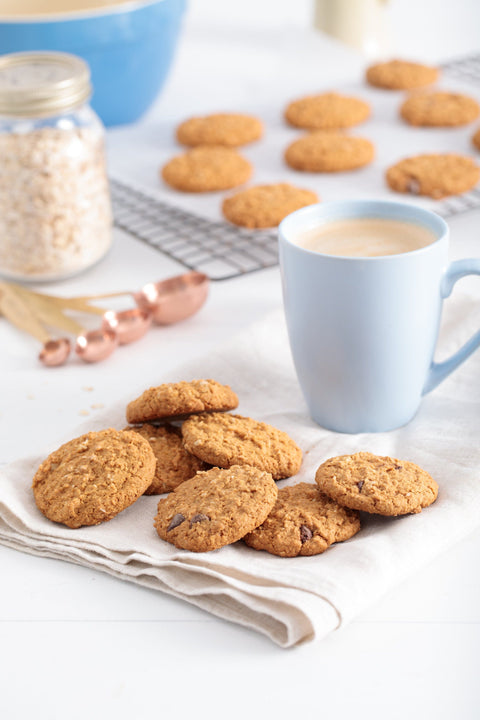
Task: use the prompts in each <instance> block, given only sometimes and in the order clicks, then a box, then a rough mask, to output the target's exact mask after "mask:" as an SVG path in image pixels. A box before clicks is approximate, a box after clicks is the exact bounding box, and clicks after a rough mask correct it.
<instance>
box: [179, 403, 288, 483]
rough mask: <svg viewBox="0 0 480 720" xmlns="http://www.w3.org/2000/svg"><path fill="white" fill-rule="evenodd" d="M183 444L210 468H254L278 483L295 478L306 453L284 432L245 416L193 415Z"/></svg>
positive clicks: (183, 429) (185, 425)
mask: <svg viewBox="0 0 480 720" xmlns="http://www.w3.org/2000/svg"><path fill="white" fill-rule="evenodd" d="M182 435H183V444H184V445H185V447H186V448H187V450H188V451H189V452H191V453H192V455H196V456H197V457H198V458H200V459H201V460H203V461H204V462H207V463H209V464H210V465H217V466H218V467H223V468H228V467H230V466H231V465H252V466H253V467H258V468H260V470H265V471H266V472H268V473H270V474H271V475H272V477H273V478H274V479H275V480H279V479H280V478H285V477H290V476H291V475H295V474H296V473H297V472H298V471H299V470H300V466H301V464H302V451H301V450H300V448H299V447H298V445H297V444H296V443H295V442H294V441H293V440H292V438H291V437H290V436H289V435H287V433H285V432H283V431H282V430H278V429H277V428H275V427H273V426H272V425H267V423H263V422H259V421H257V420H252V418H249V417H243V416H241V415H231V414H229V413H211V414H210V415H192V417H190V418H188V419H187V420H185V422H184V423H183V425H182Z"/></svg>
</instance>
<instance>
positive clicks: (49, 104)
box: [0, 52, 92, 117]
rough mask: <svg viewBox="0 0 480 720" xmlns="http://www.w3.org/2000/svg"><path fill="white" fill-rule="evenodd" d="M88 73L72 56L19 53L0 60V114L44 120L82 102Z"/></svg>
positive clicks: (87, 90) (87, 92) (86, 96)
mask: <svg viewBox="0 0 480 720" xmlns="http://www.w3.org/2000/svg"><path fill="white" fill-rule="evenodd" d="M91 94H92V87H91V84H90V70H89V67H88V65H87V63H86V62H84V61H83V60H82V59H81V58H79V57H77V56H76V55H69V54H68V53H57V52H19V53H11V54H9V55H3V56H2V57H0V115H10V116H15V117H48V116H50V115H56V114H58V113H60V112H65V111H68V110H71V109H72V108H75V107H77V106H78V105H81V104H83V103H84V102H86V101H87V100H88V99H89V97H90V95H91Z"/></svg>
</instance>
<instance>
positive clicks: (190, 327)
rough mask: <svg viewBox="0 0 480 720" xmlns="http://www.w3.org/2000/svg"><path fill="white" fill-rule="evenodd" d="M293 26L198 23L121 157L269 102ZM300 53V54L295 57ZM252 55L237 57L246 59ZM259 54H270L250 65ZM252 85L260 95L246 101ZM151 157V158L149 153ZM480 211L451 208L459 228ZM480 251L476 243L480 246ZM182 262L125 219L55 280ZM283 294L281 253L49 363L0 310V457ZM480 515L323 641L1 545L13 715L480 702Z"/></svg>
mask: <svg viewBox="0 0 480 720" xmlns="http://www.w3.org/2000/svg"><path fill="white" fill-rule="evenodd" d="M302 33H303V31H302V30H301V29H298V30H295V31H294V32H293V36H292V37H291V38H290V41H291V44H290V52H291V53H292V65H291V68H292V72H291V76H290V77H288V76H286V77H285V78H284V82H285V84H286V85H287V84H290V85H292V82H293V81H294V80H295V74H296V73H297V72H299V64H300V63H301V62H307V60H306V58H308V57H309V56H308V53H310V58H311V62H315V66H316V68H318V78H319V83H322V82H323V83H325V82H329V83H332V82H338V83H342V82H344V81H350V80H351V79H352V77H356V76H358V74H359V68H360V64H359V59H358V58H357V57H356V56H355V55H354V54H353V53H351V52H350V51H347V50H346V49H344V48H341V47H339V46H336V45H335V44H334V43H332V42H331V41H330V40H327V39H325V38H323V39H322V38H321V37H320V36H316V37H315V38H312V37H310V36H309V37H308V38H307V37H303V35H302ZM282 44H283V40H282V37H281V30H276V31H275V32H272V33H269V32H268V30H266V29H264V30H263V31H262V34H259V33H255V32H251V33H250V34H248V33H243V34H242V33H238V32H237V33H236V32H235V28H234V27H231V28H227V29H226V30H225V31H222V32H221V33H220V32H219V31H218V30H214V29H213V27H212V28H210V29H209V28H208V27H201V28H199V27H198V26H197V25H195V24H194V23H190V24H188V23H187V28H186V32H185V34H184V36H183V39H182V43H181V48H180V51H179V54H178V57H177V60H176V63H175V66H174V70H173V72H172V75H171V76H170V78H169V81H168V83H167V86H166V88H165V91H164V93H163V94H162V96H161V98H160V99H159V101H158V102H157V104H156V106H155V108H154V109H153V110H152V111H151V112H150V113H149V115H148V117H147V118H145V120H144V121H143V123H142V124H141V125H139V126H137V127H136V128H130V129H120V130H115V131H111V132H110V134H109V149H110V161H111V163H112V166H115V163H117V164H118V163H120V164H121V160H122V157H123V152H126V151H127V150H128V151H129V152H131V149H132V143H134V141H135V138H138V137H139V136H141V135H142V134H144V137H149V138H151V152H152V154H153V155H154V154H155V141H154V136H155V128H156V127H157V126H158V127H163V128H165V127H167V126H169V127H170V128H173V125H174V123H175V122H176V121H178V120H179V119H181V118H183V117H185V116H188V115H189V114H191V113H192V111H195V112H203V111H205V112H208V111H209V110H211V109H212V108H218V107H221V106H223V107H232V108H233V107H240V106H242V107H244V106H247V105H248V104H250V107H252V106H254V104H255V98H262V102H265V101H266V100H268V89H267V90H265V88H268V83H269V78H270V79H273V78H275V77H276V76H277V74H278V67H279V63H280V55H279V49H280V48H281V47H282ZM293 55H295V58H296V59H295V58H294V57H293ZM239 59H241V61H240V60H239ZM252 68H256V71H255V72H253V70H252ZM247 99H248V100H249V102H247ZM138 170H139V172H140V171H141V168H138ZM478 222H479V215H478V214H477V213H471V214H470V215H464V216H462V217H459V218H456V219H455V220H453V221H452V230H453V231H454V232H455V233H456V236H457V237H458V238H460V239H461V238H462V237H466V236H467V235H471V233H472V231H473V230H474V229H475V228H476V227H478ZM479 254H480V253H479ZM181 271H182V268H181V266H179V265H177V264H176V263H174V262H173V261H170V260H169V259H168V258H166V257H165V256H163V255H161V254H160V253H158V252H156V251H154V250H152V249H150V248H148V247H146V246H145V245H143V244H142V243H139V242H137V241H135V240H133V239H131V238H129V237H128V236H126V235H125V234H123V233H121V232H119V231H116V232H115V244H114V247H113V249H112V251H111V253H110V254H109V255H108V257H107V258H106V259H105V260H104V261H103V262H102V263H101V264H100V265H98V266H97V267H96V268H94V269H92V270H91V271H89V272H88V273H85V274H83V275H82V276H79V277H77V278H75V279H72V280H70V281H68V282H64V283H60V284H57V285H51V286H46V287H45V290H47V291H53V292H58V293H59V294H74V293H77V294H79V293H82V294H83V293H87V292H89V291H90V292H95V291H99V290H102V289H104V288H106V289H112V290H114V289H123V288H129V289H130V288H131V289H135V288H138V287H140V286H141V285H142V284H144V283H145V282H147V281H149V280H154V279H157V278H158V279H160V278H162V277H166V276H168V275H172V274H177V273H178V272H181ZM280 303H281V293H280V279H279V272H278V269H277V268H274V269H271V270H266V271H262V272H259V273H255V274H252V275H250V276H246V277H243V278H238V279H235V280H230V281H226V282H221V283H214V284H213V286H212V289H211V295H210V298H209V300H208V303H207V304H206V306H205V307H204V308H203V309H202V311H201V312H200V313H199V314H198V315H197V316H195V317H194V318H191V319H190V320H189V321H187V322H185V323H182V324H179V325H177V326H173V327H170V328H157V329H155V330H152V331H151V332H150V333H149V334H148V335H147V336H146V337H145V338H144V339H143V340H142V341H140V342H139V343H138V344H135V345H132V346H129V347H125V348H122V349H121V350H119V351H117V353H116V354H114V355H113V356H112V357H111V358H110V359H109V360H108V361H106V362H105V363H101V364H98V365H86V364H81V363H80V362H78V363H76V362H73V363H70V364H69V365H67V366H64V367H62V368H58V369H45V368H43V367H41V366H40V365H39V364H37V362H36V359H35V357H36V353H37V352H38V346H37V344H36V342H35V341H33V340H30V339H29V338H27V337H26V336H24V335H21V334H20V333H17V332H16V331H15V330H14V329H12V328H11V327H9V326H7V324H6V323H5V322H3V321H2V322H1V323H0V347H1V354H0V368H1V370H2V372H1V375H0V397H1V404H0V463H7V462H9V461H11V460H14V459H15V458H17V457H20V456H22V455H24V454H26V453H29V454H30V453H34V452H39V451H40V452H41V451H42V449H43V448H44V447H45V446H46V445H52V443H53V444H54V443H55V439H56V438H57V437H58V436H60V435H62V436H63V435H64V434H65V433H66V432H68V431H69V429H71V430H72V431H73V430H74V429H75V427H76V425H77V424H79V423H80V422H81V421H84V420H85V418H86V417H88V414H90V415H91V416H92V417H93V416H94V414H95V412H96V411H97V408H98V407H99V406H103V407H108V405H109V403H111V402H113V400H114V398H115V397H116V396H117V394H118V393H119V392H121V393H124V394H125V393H126V392H128V384H129V378H131V377H132V376H133V375H135V376H138V375H142V374H144V375H145V376H146V377H149V378H152V377H154V376H155V377H158V382H161V381H162V373H163V372H165V371H167V370H169V369H171V368H173V367H174V366H175V364H176V363H177V362H178V361H181V359H182V358H184V357H190V358H191V357H194V356H195V355H196V354H198V356H200V355H201V354H203V353H205V352H208V351H213V350H214V348H215V346H216V345H217V344H218V343H219V342H221V341H222V340H224V339H227V338H229V337H231V336H232V335H233V334H234V333H235V332H236V331H237V330H239V329H241V328H243V327H245V326H247V325H248V324H250V323H251V322H252V321H254V320H256V319H257V318H258V317H259V316H261V315H262V314H263V313H267V312H269V311H270V310H273V309H276V308H278V307H279V305H280ZM479 556H480V529H479V530H478V531H477V532H476V533H474V534H473V535H471V536H470V537H469V538H468V539H466V540H464V541H463V542H462V543H460V544H458V545H457V546H455V547H453V548H451V549H450V551H449V552H447V553H445V554H444V555H442V556H441V557H439V558H438V559H437V560H436V561H435V562H433V563H431V564H430V565H429V566H428V567H425V568H424V569H423V570H422V572H419V573H416V574H415V575H413V576H411V577H410V578H409V579H408V580H406V581H405V582H403V583H402V584H401V585H400V586H398V587H397V588H396V589H395V590H394V591H392V592H390V593H389V594H388V595H387V596H385V597H384V598H382V599H381V600H379V602H378V603H377V604H376V605H375V606H374V607H372V608H370V609H369V610H368V612H365V613H363V614H362V615H361V616H359V617H358V618H356V619H355V620H354V621H353V622H351V623H350V624H349V625H348V626H346V627H344V628H342V629H341V630H339V631H337V632H335V633H333V634H332V635H330V636H329V637H328V638H327V639H326V640H324V641H322V642H319V643H310V644H306V645H303V646H301V647H299V648H296V649H294V650H288V651H285V650H281V649H279V648H277V647H276V646H274V645H273V644H272V643H271V642H270V641H269V640H267V639H265V638H263V637H261V636H259V635H256V634H254V633H253V632H249V631H246V630H245V629H243V628H241V627H239V626H236V625H232V624H229V623H226V622H223V621H221V620H218V619H216V618H214V617H212V616H209V615H207V614H206V613H204V612H202V611H200V610H198V609H196V608H194V607H191V606H189V605H188V604H186V603H182V602H180V601H177V600H175V599H173V598H170V597H168V596H165V595H161V594H159V593H155V592H153V591H149V590H147V589H144V588H139V587H136V586H134V585H131V584H129V583H126V582H121V581H119V580H116V579H113V578H111V577H108V576H106V575H103V574H100V573H96V572H92V571H89V570H86V569H84V568H81V567H77V566H74V565H70V564H68V563H62V562H57V561H53V560H48V559H40V558H37V557H33V556H29V555H25V554H21V553H18V552H15V551H13V550H10V549H7V548H4V547H1V546H0V564H1V578H2V580H1V585H0V588H1V592H0V717H1V718H2V719H3V718H4V719H5V720H15V719H17V718H19V719H22V720H23V718H27V717H35V718H37V719H38V720H50V719H51V718H60V717H68V718H70V719H71V720H74V719H75V718H84V717H93V718H96V717H100V716H102V717H106V718H116V719H117V720H123V719H124V718H129V719H134V720H137V719H140V718H147V717H148V718H150V717H155V716H156V715H158V716H160V717H163V716H167V717H176V718H177V717H178V718H187V717H188V718H190V717H193V716H195V717H198V718H216V717H222V718H223V717H228V718H232V719H236V718H243V717H245V716H252V714H253V715H254V716H255V717H266V718H269V717H278V718H287V717H289V718H290V717H295V718H299V717H304V716H306V715H307V713H308V716H310V717H323V718H339V719H341V720H343V718H345V719H346V718H350V717H357V718H388V719H389V720H392V719H396V718H399V719H400V718H402V719H403V718H425V719H427V720H428V719H429V718H437V719H442V720H443V719H445V720H447V719H448V720H450V719H451V718H459V719H461V720H470V719H472V720H474V719H476V718H478V717H479V716H480V711H479V709H478V708H479V705H480V689H479V683H478V676H479V670H478V668H479V656H480V650H479V648H480V572H479V562H478V557H479Z"/></svg>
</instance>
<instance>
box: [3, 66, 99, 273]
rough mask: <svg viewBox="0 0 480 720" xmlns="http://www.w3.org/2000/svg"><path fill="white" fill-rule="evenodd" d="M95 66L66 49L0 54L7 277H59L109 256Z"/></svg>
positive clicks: (4, 262)
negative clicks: (92, 82)
mask: <svg viewBox="0 0 480 720" xmlns="http://www.w3.org/2000/svg"><path fill="white" fill-rule="evenodd" d="M90 95H91V85H90V72H89V69H88V66H87V65H86V63H85V62H84V61H83V60H81V59H80V58H77V57H76V56H74V55H68V54H66V53H50V52H42V53H37V52H36V53H33V52H28V53H13V54H11V55H4V56H3V57H1V58H0V274H2V275H4V276H6V277H9V278H12V279H17V280H32V281H33V280H58V279H61V278H65V277H69V276H71V275H74V274H76V273H78V272H80V271H82V270H84V269H86V268H88V267H90V266H91V265H93V264H94V263H96V262H97V261H98V260H100V258H102V257H103V256H104V255H105V253H106V252H107V250H108V249H109V247H110V245H111V239H112V213H111V205H110V194H109V188H108V179H107V173H106V162H105V147H104V137H105V131H104V128H103V125H102V123H101V121H100V120H99V118H98V116H97V115H96V114H95V113H94V111H93V110H92V109H91V107H90V106H89V104H88V101H89V98H90Z"/></svg>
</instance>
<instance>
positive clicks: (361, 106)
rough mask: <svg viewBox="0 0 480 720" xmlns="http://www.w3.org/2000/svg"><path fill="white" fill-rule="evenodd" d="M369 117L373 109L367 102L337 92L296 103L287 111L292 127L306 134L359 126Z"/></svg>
mask: <svg viewBox="0 0 480 720" xmlns="http://www.w3.org/2000/svg"><path fill="white" fill-rule="evenodd" d="M369 116H370V106H369V105H368V103H366V102H365V101H364V100H360V99H359V98H355V97H348V96H346V95H339V94H338V93H334V92H329V93H323V94H321V95H308V96H307V97H304V98H300V99H298V100H294V101H293V102H291V103H290V104H289V105H288V106H287V108H286V110H285V119H286V120H287V122H288V123H289V124H290V125H293V126H294V127H299V128H305V129H306V130H338V129H340V128H347V127H351V126H352V125H358V124H359V123H362V122H364V121H365V120H366V119H367V118H368V117H369Z"/></svg>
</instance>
